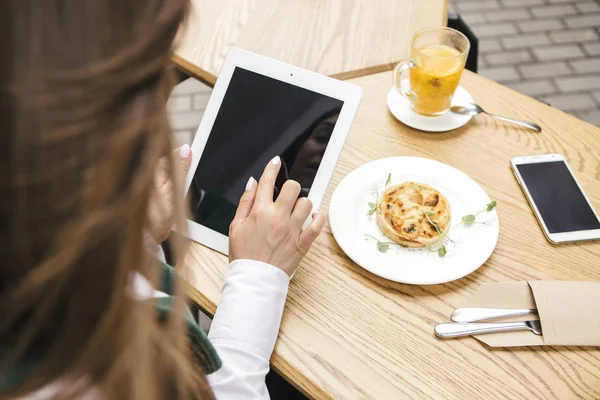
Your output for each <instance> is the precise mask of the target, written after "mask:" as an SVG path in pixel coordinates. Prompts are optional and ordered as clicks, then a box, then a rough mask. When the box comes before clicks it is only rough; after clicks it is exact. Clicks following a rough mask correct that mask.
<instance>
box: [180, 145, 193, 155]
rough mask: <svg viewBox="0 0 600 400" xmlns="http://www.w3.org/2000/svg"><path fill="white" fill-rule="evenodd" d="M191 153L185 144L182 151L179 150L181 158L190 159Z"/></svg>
mask: <svg viewBox="0 0 600 400" xmlns="http://www.w3.org/2000/svg"><path fill="white" fill-rule="evenodd" d="M190 153H191V150H190V146H189V145H188V144H184V145H183V146H181V149H179V155H180V156H181V158H188V157H189V156H190Z"/></svg>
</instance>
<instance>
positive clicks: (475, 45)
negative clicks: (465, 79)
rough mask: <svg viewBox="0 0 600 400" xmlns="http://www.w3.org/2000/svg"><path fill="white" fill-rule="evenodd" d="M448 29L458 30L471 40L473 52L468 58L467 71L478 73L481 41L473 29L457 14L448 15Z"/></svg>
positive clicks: (470, 52) (471, 51)
mask: <svg viewBox="0 0 600 400" xmlns="http://www.w3.org/2000/svg"><path fill="white" fill-rule="evenodd" d="M448 28H452V29H456V30H457V31H459V32H460V33H462V34H463V35H465V36H466V37H467V39H469V41H470V42H471V50H470V51H469V56H468V57H467V65H466V66H465V68H466V69H468V70H469V71H472V72H477V57H478V54H479V39H477V36H475V34H474V33H473V31H472V30H471V28H469V26H468V25H467V24H466V23H465V21H464V20H463V19H462V18H461V17H460V15H458V14H455V13H448Z"/></svg>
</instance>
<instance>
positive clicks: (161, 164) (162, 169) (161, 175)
mask: <svg viewBox="0 0 600 400" xmlns="http://www.w3.org/2000/svg"><path fill="white" fill-rule="evenodd" d="M168 181H169V162H168V160H167V157H161V158H159V160H158V165H157V166H156V170H155V173H154V187H156V188H157V189H160V188H161V187H163V186H164V185H165V183H167V182H168Z"/></svg>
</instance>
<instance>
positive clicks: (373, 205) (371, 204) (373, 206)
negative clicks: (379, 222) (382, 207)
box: [367, 195, 379, 216]
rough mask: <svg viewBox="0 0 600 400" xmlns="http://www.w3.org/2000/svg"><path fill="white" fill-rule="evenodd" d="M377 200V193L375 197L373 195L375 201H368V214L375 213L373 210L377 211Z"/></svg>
mask: <svg viewBox="0 0 600 400" xmlns="http://www.w3.org/2000/svg"><path fill="white" fill-rule="evenodd" d="M378 202H379V195H377V197H375V201H371V202H369V211H368V212H367V215H368V216H371V215H373V214H375V211H377V203H378Z"/></svg>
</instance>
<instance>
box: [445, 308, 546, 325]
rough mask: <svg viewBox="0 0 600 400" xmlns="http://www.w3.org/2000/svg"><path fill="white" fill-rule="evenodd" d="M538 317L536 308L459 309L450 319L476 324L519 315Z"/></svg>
mask: <svg viewBox="0 0 600 400" xmlns="http://www.w3.org/2000/svg"><path fill="white" fill-rule="evenodd" d="M529 314H534V315H537V310H536V309H535V308H457V309H456V310H454V312H453V313H452V316H451V317H450V319H451V320H452V321H454V322H475V321H483V320H486V319H495V318H502V317H516V316H519V315H529Z"/></svg>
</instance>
